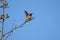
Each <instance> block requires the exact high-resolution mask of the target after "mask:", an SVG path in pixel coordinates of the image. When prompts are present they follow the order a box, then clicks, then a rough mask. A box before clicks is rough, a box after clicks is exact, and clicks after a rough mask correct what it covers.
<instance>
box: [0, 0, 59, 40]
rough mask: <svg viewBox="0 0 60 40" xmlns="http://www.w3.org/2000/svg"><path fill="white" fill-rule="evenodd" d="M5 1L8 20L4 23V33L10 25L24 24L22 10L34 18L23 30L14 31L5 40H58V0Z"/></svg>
mask: <svg viewBox="0 0 60 40" xmlns="http://www.w3.org/2000/svg"><path fill="white" fill-rule="evenodd" d="M7 1H8V3H9V5H8V6H9V8H6V11H5V13H8V14H9V16H10V18H9V19H7V20H6V21H5V32H7V31H9V29H11V27H12V26H11V25H12V24H14V25H19V24H22V23H23V22H24V20H25V13H24V10H26V11H28V12H31V13H33V17H34V18H35V19H34V20H32V21H30V22H28V23H26V24H25V25H23V28H19V29H17V30H15V31H14V32H13V34H12V35H11V36H10V37H9V38H8V39H7V40H60V0H7ZM0 10H1V9H0ZM0 14H1V13H0ZM0 24H1V23H0Z"/></svg>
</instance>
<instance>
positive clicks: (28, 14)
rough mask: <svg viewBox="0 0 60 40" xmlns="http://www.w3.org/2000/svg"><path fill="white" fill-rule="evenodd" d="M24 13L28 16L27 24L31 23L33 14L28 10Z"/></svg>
mask: <svg viewBox="0 0 60 40" xmlns="http://www.w3.org/2000/svg"><path fill="white" fill-rule="evenodd" d="M24 12H25V14H26V20H25V22H28V21H30V20H31V19H32V13H28V12H27V11H26V10H25V11H24Z"/></svg>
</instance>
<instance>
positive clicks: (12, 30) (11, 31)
mask: <svg viewBox="0 0 60 40" xmlns="http://www.w3.org/2000/svg"><path fill="white" fill-rule="evenodd" d="M25 23H26V22H24V23H22V24H21V25H19V26H15V27H14V28H13V29H11V30H10V31H9V32H7V33H5V34H4V37H5V36H6V35H7V36H6V37H5V39H4V40H6V39H7V38H8V37H9V36H10V35H11V33H13V32H14V31H15V30H16V29H18V28H20V27H22V26H23V25H24V24H25Z"/></svg>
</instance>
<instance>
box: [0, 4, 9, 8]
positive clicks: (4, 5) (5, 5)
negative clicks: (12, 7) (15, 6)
mask: <svg viewBox="0 0 60 40" xmlns="http://www.w3.org/2000/svg"><path fill="white" fill-rule="evenodd" d="M7 6H8V3H4V4H3V5H1V6H0V8H6V7H7Z"/></svg>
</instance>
